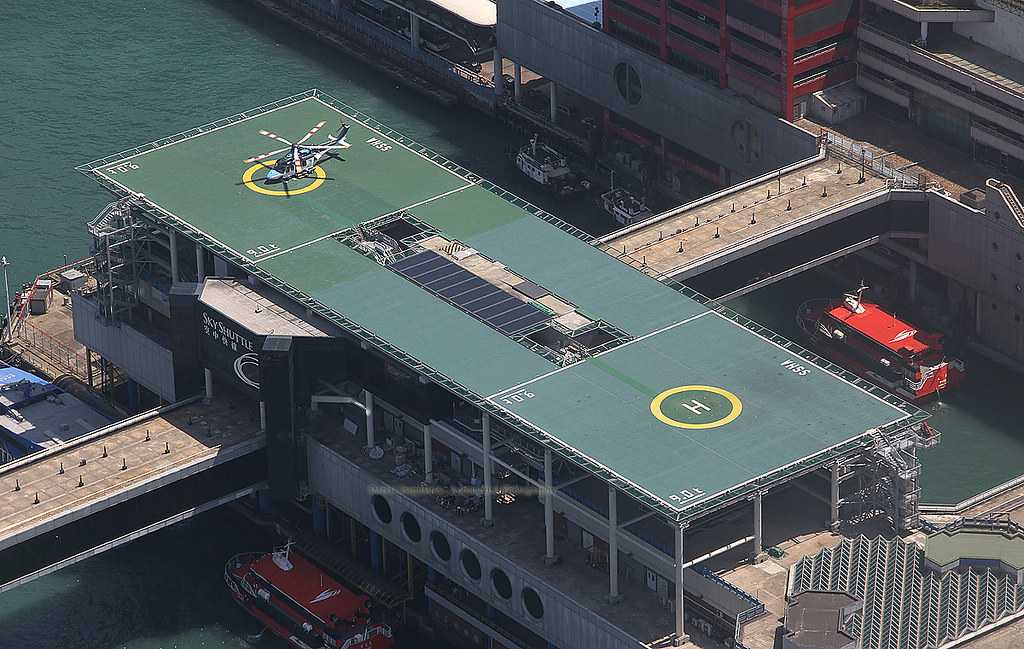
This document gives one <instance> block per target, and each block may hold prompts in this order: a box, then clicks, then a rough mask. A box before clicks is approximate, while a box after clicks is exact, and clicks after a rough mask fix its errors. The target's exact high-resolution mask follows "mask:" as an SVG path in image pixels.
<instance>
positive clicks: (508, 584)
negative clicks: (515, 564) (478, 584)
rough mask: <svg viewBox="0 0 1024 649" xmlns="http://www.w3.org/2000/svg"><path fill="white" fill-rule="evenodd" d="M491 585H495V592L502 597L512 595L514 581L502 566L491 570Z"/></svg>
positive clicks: (506, 597)
mask: <svg viewBox="0 0 1024 649" xmlns="http://www.w3.org/2000/svg"><path fill="white" fill-rule="evenodd" d="M491 585H492V586H494V592H495V593H497V594H498V596H499V597H501V598H502V599H508V598H510V597H512V581H511V580H510V579H509V578H508V575H507V574H506V573H505V571H504V570H502V569H501V568H495V569H494V570H491Z"/></svg>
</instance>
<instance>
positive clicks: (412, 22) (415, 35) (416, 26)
mask: <svg viewBox="0 0 1024 649" xmlns="http://www.w3.org/2000/svg"><path fill="white" fill-rule="evenodd" d="M409 42H411V43H412V46H413V47H415V48H417V49H418V48H419V46H420V17H419V16H417V15H416V14H414V13H413V12H411V11H410V12H409Z"/></svg>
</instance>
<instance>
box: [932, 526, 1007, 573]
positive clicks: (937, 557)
mask: <svg viewBox="0 0 1024 649" xmlns="http://www.w3.org/2000/svg"><path fill="white" fill-rule="evenodd" d="M924 547H925V550H924V553H925V557H926V558H927V559H929V560H931V561H934V562H935V563H936V564H937V565H940V566H946V565H949V564H951V563H953V562H955V561H958V560H959V559H989V560H998V561H1002V562H1003V563H1005V564H1007V565H1009V566H1012V567H1014V568H1016V569H1017V570H1020V569H1024V537H1022V536H1021V535H1020V534H1019V532H1017V533H1013V532H1010V531H1007V530H997V529H991V530H984V529H977V528H965V529H962V530H956V531H954V532H948V531H946V532H944V531H941V530H940V531H938V532H936V533H934V534H931V535H929V536H928V538H927V539H926V540H925V546H924Z"/></svg>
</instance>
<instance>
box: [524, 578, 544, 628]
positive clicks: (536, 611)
mask: <svg viewBox="0 0 1024 649" xmlns="http://www.w3.org/2000/svg"><path fill="white" fill-rule="evenodd" d="M523 606H524V607H525V608H526V612H527V613H529V614H530V617H532V618H533V619H535V620H539V619H541V618H542V617H544V602H542V601H540V595H538V594H537V591H535V590H534V589H532V588H530V587H529V586H527V587H526V588H524V589H523Z"/></svg>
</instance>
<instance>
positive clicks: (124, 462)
mask: <svg viewBox="0 0 1024 649" xmlns="http://www.w3.org/2000/svg"><path fill="white" fill-rule="evenodd" d="M127 468H128V458H124V457H123V458H121V470H122V471H124V470H125V469H127Z"/></svg>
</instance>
